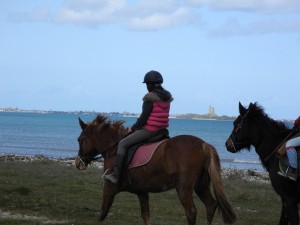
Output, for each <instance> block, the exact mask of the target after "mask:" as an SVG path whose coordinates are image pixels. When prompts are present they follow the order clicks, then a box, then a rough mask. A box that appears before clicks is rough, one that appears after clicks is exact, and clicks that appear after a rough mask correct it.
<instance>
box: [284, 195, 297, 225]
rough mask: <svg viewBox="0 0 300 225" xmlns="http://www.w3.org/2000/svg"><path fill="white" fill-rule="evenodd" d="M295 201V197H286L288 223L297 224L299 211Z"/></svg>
mask: <svg viewBox="0 0 300 225" xmlns="http://www.w3.org/2000/svg"><path fill="white" fill-rule="evenodd" d="M297 203H298V198H297V197H287V198H286V214H287V215H288V220H289V224H290V225H299V213H298V204H297Z"/></svg>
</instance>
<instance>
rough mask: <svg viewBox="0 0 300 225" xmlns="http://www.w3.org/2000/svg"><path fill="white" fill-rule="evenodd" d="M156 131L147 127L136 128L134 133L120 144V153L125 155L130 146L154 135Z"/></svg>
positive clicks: (118, 152)
mask: <svg viewBox="0 0 300 225" xmlns="http://www.w3.org/2000/svg"><path fill="white" fill-rule="evenodd" d="M155 134H156V132H152V131H148V130H146V129H141V130H135V131H134V132H133V133H132V134H130V135H128V136H127V137H125V138H124V139H122V140H121V141H120V143H119V146H118V151H117V154H118V155H122V156H124V155H125V154H126V151H127V150H128V148H129V147H130V146H132V145H134V144H137V143H139V142H142V141H144V140H147V139H150V138H152V137H154V136H155Z"/></svg>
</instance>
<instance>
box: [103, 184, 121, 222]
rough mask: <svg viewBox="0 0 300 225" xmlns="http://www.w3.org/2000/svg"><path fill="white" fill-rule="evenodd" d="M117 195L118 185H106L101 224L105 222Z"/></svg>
mask: <svg viewBox="0 0 300 225" xmlns="http://www.w3.org/2000/svg"><path fill="white" fill-rule="evenodd" d="M117 193H118V191H117V187H116V185H113V184H111V183H109V182H108V181H106V182H105V183H104V187H103V198H102V206H101V211H100V217H99V222H102V221H103V220H105V218H106V216H107V214H108V212H109V210H110V208H111V205H112V203H113V201H114V198H115V196H116V194H117Z"/></svg>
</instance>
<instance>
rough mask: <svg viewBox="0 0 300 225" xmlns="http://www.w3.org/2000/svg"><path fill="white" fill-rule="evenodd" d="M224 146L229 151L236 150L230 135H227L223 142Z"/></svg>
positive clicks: (234, 151)
mask: <svg viewBox="0 0 300 225" xmlns="http://www.w3.org/2000/svg"><path fill="white" fill-rule="evenodd" d="M225 146H226V149H227V151H229V152H231V153H236V152H237V150H236V148H235V146H234V143H233V141H232V139H231V137H229V138H228V139H227V141H226V142H225Z"/></svg>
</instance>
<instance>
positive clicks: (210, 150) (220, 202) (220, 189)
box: [204, 143, 236, 224]
mask: <svg viewBox="0 0 300 225" xmlns="http://www.w3.org/2000/svg"><path fill="white" fill-rule="evenodd" d="M204 149H205V150H206V151H205V153H206V154H208V155H209V157H208V158H209V159H210V162H209V164H208V168H207V171H208V174H209V177H210V179H211V182H212V185H213V190H214V193H215V197H216V200H217V207H218V212H219V213H221V215H222V219H223V222H224V223H226V224H233V223H234V222H235V220H236V215H235V213H234V211H233V209H232V207H231V205H230V203H229V202H228V200H227V198H226V196H225V193H224V186H223V182H222V178H221V165H220V158H219V156H218V153H217V151H216V149H215V148H214V147H213V146H212V145H209V144H207V143H205V144H204Z"/></svg>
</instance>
